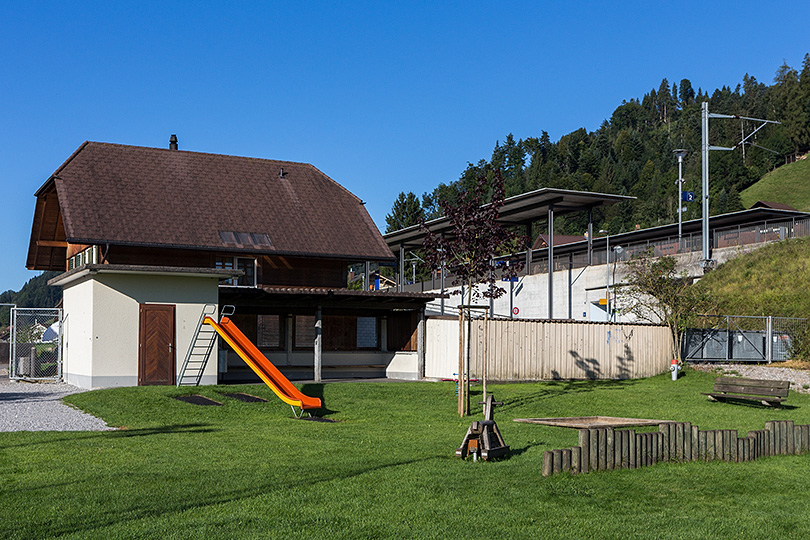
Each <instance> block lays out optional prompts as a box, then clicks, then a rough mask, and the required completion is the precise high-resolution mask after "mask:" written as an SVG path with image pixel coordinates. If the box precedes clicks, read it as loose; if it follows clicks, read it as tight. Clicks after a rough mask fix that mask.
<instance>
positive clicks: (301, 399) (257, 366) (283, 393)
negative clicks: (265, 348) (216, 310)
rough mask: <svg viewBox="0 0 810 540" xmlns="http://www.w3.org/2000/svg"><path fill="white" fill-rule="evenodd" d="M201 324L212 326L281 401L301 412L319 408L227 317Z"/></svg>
mask: <svg viewBox="0 0 810 540" xmlns="http://www.w3.org/2000/svg"><path fill="white" fill-rule="evenodd" d="M203 324H208V325H210V326H212V327H213V328H214V330H216V331H217V333H218V334H219V335H220V336H222V339H224V340H225V342H226V343H228V345H230V346H231V348H232V349H233V350H234V351H236V353H237V354H238V355H239V357H240V358H242V360H244V361H245V363H246V364H247V365H248V366H250V368H251V369H252V370H253V371H255V372H256V375H258V376H259V377H260V378H261V379H262V381H264V383H265V384H266V385H267V386H269V387H270V389H271V390H273V392H275V394H276V395H277V396H278V397H279V399H281V401H283V402H284V403H287V404H288V405H292V406H293V407H300V408H301V410H308V409H320V408H321V400H320V398H316V397H310V396H307V395H304V394H302V393H301V391H300V390H298V388H296V387H295V386H294V385H293V383H291V382H290V380H289V379H288V378H287V377H285V376H284V375H283V374H282V373H281V372H280V371H279V370H278V368H277V367H276V366H274V365H273V363H272V362H270V360H268V359H267V357H266V356H264V354H262V352H261V351H260V350H259V349H258V348H257V347H256V345H254V344H253V342H252V341H250V339H248V337H247V336H245V334H243V333H242V331H241V330H239V328H237V327H236V325H235V324H234V323H233V321H231V320H230V319H229V318H228V317H222V320H221V321H220V322H219V323H217V322H216V321H215V320H214V319H212V318H211V317H206V318H205V320H204V321H203Z"/></svg>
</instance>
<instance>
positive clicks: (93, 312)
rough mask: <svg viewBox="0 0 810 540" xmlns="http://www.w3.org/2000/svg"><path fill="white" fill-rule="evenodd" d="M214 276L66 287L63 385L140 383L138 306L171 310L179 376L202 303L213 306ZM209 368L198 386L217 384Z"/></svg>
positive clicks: (97, 278) (110, 278) (89, 280)
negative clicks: (148, 305)
mask: <svg viewBox="0 0 810 540" xmlns="http://www.w3.org/2000/svg"><path fill="white" fill-rule="evenodd" d="M218 297H219V291H218V281H217V278H216V277H188V276H182V275H172V276H166V275H148V274H147V275H141V274H115V273H99V274H96V275H94V276H86V277H84V278H81V279H79V280H76V281H74V282H71V283H68V284H66V285H65V287H64V303H63V305H64V312H65V334H64V335H65V349H64V367H63V372H64V378H65V381H66V382H68V383H70V384H74V385H76V386H79V387H82V388H99V387H109V386H135V385H137V384H138V345H139V344H138V332H139V313H140V312H139V304H142V303H144V304H149V303H153V304H174V305H175V316H176V319H175V335H176V338H175V339H176V341H175V351H176V352H175V362H176V372H177V373H179V371H180V368H181V367H182V363H183V360H184V358H185V354H186V351H187V350H188V347H189V345H190V343H191V339H192V338H193V335H194V331H195V329H196V325H197V321H198V320H199V316H200V313H201V312H202V309H203V307H204V305H205V304H206V303H212V304H216V303H217V302H218ZM216 381H217V365H216V362H215V361H211V362H209V363H208V365H207V367H206V370H205V373H204V375H203V379H202V381H201V382H202V384H216Z"/></svg>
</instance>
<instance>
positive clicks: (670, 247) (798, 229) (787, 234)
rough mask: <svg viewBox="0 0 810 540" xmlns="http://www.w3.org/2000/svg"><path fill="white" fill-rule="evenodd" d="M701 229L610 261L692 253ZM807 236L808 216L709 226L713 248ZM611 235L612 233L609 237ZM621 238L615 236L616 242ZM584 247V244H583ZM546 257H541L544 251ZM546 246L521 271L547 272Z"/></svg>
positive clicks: (575, 258) (567, 261)
mask: <svg viewBox="0 0 810 540" xmlns="http://www.w3.org/2000/svg"><path fill="white" fill-rule="evenodd" d="M702 236H703V235H702V234H701V233H699V232H698V233H686V234H683V235H682V237H681V239H680V240H679V239H678V237H677V236H676V235H672V236H666V237H663V238H660V239H658V240H645V241H642V242H630V243H624V242H621V246H622V248H623V250H622V252H621V253H617V252H613V253H612V254H611V256H610V262H611V263H612V262H614V261H615V262H627V261H628V260H630V259H631V258H632V257H634V256H635V255H639V254H641V253H644V252H646V251H647V250H649V249H650V248H652V250H653V254H654V255H655V256H656V257H664V256H672V255H676V254H678V253H694V252H700V251H702V249H703V247H702V246H703V242H702ZM805 236H810V219H808V218H805V219H796V218H792V219H789V220H780V221H762V222H759V223H754V224H751V225H745V226H742V225H739V226H734V227H724V228H717V229H713V230H712V247H713V249H718V248H726V247H734V246H745V245H752V244H760V243H764V242H777V241H779V240H787V239H789V238H801V237H805ZM611 238H612V237H611ZM619 241H620V240H619V239H618V238H617V242H619ZM585 249H586V250H587V248H585ZM544 254H545V255H546V257H543V255H544ZM547 254H548V250H547V249H542V250H535V251H534V252H533V256H534V257H535V259H534V260H533V261H532V264H531V265H530V266H529V267H528V268H524V270H523V274H531V275H533V274H544V273H546V272H548V256H547ZM606 259H607V254H606V253H605V250H604V249H601V250H594V251H593V253H592V255H591V265H592V266H597V265H602V264H605V262H606ZM586 266H589V265H588V253H587V251H581V252H577V253H570V254H563V255H558V256H555V257H554V270H555V271H558V270H567V269H569V268H585V267H586ZM453 277H454V276H453V275H452V274H450V273H446V274H445V278H444V282H445V287H446V288H449V287H450V286H451V283H452V282H453ZM439 288H440V279H439V276H438V274H437V273H434V276H433V279H432V280H427V281H422V282H417V283H409V284H407V285H405V286H404V290H405V291H431V290H437V289H439Z"/></svg>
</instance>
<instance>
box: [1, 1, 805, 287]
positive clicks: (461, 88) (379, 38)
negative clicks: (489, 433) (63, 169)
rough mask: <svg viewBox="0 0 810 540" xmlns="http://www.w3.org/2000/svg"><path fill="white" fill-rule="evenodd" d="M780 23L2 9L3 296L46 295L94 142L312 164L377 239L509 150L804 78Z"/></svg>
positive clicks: (594, 11) (672, 7) (659, 10)
mask: <svg viewBox="0 0 810 540" xmlns="http://www.w3.org/2000/svg"><path fill="white" fill-rule="evenodd" d="M771 5H773V6H774V7H770V5H769V3H767V2H762V1H757V2H748V1H737V2H705V1H703V2H691V1H684V2H678V3H672V2H668V3H664V2H655V1H649V0H648V1H646V2H616V3H608V2H576V3H573V2H572V3H568V2H475V1H466V2H440V1H439V2H436V1H434V2H409V1H400V2H396V3H393V2H390V3H389V2H343V3H337V2H317V1H315V2H308V3H303V2H257V3H251V2H242V3H232V2H228V3H225V2H222V3H214V2H209V3H207V2H186V1H174V2H81V3H79V2H75V3H74V2H70V3H69V2H5V3H3V6H2V7H0V51H2V53H0V98H2V107H0V111H1V112H0V185H1V186H2V194H3V199H4V203H5V204H3V208H2V212H0V219H1V220H2V221H0V226H2V230H3V233H4V234H3V245H4V246H5V251H6V253H5V256H4V257H3V260H2V265H1V266H0V290H6V289H14V290H18V289H19V288H20V287H21V286H22V285H23V283H24V282H25V281H26V280H27V279H29V278H30V277H33V276H34V275H36V273H35V272H30V271H27V270H26V269H25V258H26V252H27V247H28V240H29V237H30V231H31V220H32V216H33V211H34V202H35V199H34V196H33V194H34V192H35V191H36V190H37V188H38V187H39V186H40V185H42V183H43V182H45V180H47V178H48V177H49V175H50V174H51V173H52V172H53V171H54V170H55V169H56V168H57V167H59V165H60V164H61V163H62V162H63V161H64V160H65V159H66V158H67V157H68V156H69V155H70V154H71V153H72V152H73V151H74V150H75V149H76V148H77V147H78V146H79V145H80V144H81V143H82V142H83V141H85V140H94V141H103V142H114V143H122V144H131V145H140V146H155V147H166V146H167V145H168V138H169V135H170V134H172V133H176V134H177V136H178V138H179V140H180V148H181V149H183V150H194V151H201V152H213V153H223V154H233V155H242V156H252V157H262V158H270V159H281V160H289V161H302V162H307V163H312V164H313V165H315V166H316V167H318V168H319V169H321V170H322V171H323V172H325V173H326V174H328V175H329V176H330V177H332V178H333V179H335V180H336V181H338V182H339V183H341V184H342V185H344V186H345V187H346V188H348V189H349V190H351V191H352V192H354V193H355V194H356V195H357V196H359V197H360V198H362V199H364V200H366V201H367V208H368V210H369V212H370V213H371V217H372V218H373V219H374V221H375V222H376V223H377V225H378V226H379V227H380V228H381V229H384V228H385V215H386V213H387V212H388V211H389V210H390V208H391V205H392V203H393V201H394V200H395V198H396V196H397V194H398V193H399V192H400V191H413V192H415V193H417V194H421V193H423V192H425V191H431V190H432V189H433V188H434V187H435V186H436V185H437V184H438V183H439V182H449V181H452V180H455V179H457V178H458V177H459V175H460V174H461V172H462V171H463V170H464V168H465V167H466V164H467V162H476V161H478V160H479V159H481V158H489V156H490V155H491V152H492V149H493V147H494V145H495V142H496V141H498V140H501V141H503V139H504V138H505V137H506V135H507V134H509V133H513V134H514V135H515V137H516V138H525V137H531V136H539V135H540V132H541V130H545V131H547V132H548V133H549V135H550V136H551V139H552V140H557V139H558V138H559V137H560V136H562V135H564V134H566V133H569V132H571V131H573V130H575V129H578V128H581V127H584V128H586V129H588V130H594V129H596V128H598V127H599V125H600V124H601V123H602V121H603V120H605V119H606V118H608V117H609V116H610V114H611V113H612V112H613V110H614V109H615V108H616V106H618V105H619V104H620V103H621V101H622V100H625V99H630V98H636V97H641V96H642V95H643V94H644V93H645V92H647V91H649V90H650V89H651V88H656V89H657V88H658V85H659V84H660V82H661V79H662V78H664V77H666V78H668V79H669V81H670V83H672V82H673V81H680V80H681V79H682V78H688V79H690V81H691V82H692V85H693V86H694V87H695V88H698V87H701V88H703V89H704V90H705V89H708V90H710V91H711V90H713V89H714V88H716V87H718V86H722V85H730V86H732V87H733V86H734V85H736V84H737V83H740V82H742V77H743V75H744V74H745V73H749V74H750V75H753V76H754V77H756V78H757V79H758V80H759V81H762V82H765V83H768V84H770V83H771V82H772V80H773V76H774V73H775V72H776V69H777V68H778V67H779V66H780V65H781V64H782V62H783V61H784V62H787V63H788V64H789V65H791V66H793V67H794V68H800V67H801V63H802V59H803V57H804V54H805V53H807V52H810V30H808V26H807V18H808V9H807V8H808V6H807V3H806V1H805V2H792V1H787V2H778V3H776V4H771ZM776 6H778V8H777V7H776ZM718 112H722V111H718ZM213 210H214V209H212V211H213Z"/></svg>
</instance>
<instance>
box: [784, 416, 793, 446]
mask: <svg viewBox="0 0 810 540" xmlns="http://www.w3.org/2000/svg"><path fill="white" fill-rule="evenodd" d="M784 422H785V439H786V441H787V449H786V452H787V453H788V454H795V453H796V440H795V439H794V438H793V420H785V421H784Z"/></svg>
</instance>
